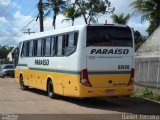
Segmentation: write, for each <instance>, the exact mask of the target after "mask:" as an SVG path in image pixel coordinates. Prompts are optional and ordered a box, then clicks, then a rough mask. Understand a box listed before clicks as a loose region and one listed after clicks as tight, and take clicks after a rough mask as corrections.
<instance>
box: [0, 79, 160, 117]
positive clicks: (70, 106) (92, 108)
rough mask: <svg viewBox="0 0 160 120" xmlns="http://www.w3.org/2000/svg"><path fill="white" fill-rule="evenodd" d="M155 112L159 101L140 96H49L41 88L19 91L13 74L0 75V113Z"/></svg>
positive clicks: (159, 112) (159, 108)
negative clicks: (54, 97)
mask: <svg viewBox="0 0 160 120" xmlns="http://www.w3.org/2000/svg"><path fill="white" fill-rule="evenodd" d="M3 113H13V114H23V113H25V114H121V113H133V114H159V115H160V104H158V103H155V102H151V101H148V100H143V99H140V98H101V99H87V100H83V99H73V98H66V97H60V98H59V99H57V100H54V99H50V98H48V97H47V95H46V93H45V92H43V91H39V90H35V89H30V90H29V91H22V90H21V89H20V88H19V85H18V84H16V83H15V81H14V79H13V78H5V79H2V78H0V114H3Z"/></svg>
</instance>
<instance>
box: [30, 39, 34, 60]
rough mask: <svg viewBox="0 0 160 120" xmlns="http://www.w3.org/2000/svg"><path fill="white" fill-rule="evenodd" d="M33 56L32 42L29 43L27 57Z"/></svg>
mask: <svg viewBox="0 0 160 120" xmlns="http://www.w3.org/2000/svg"><path fill="white" fill-rule="evenodd" d="M32 56H33V40H32V41H30V42H29V57H32Z"/></svg>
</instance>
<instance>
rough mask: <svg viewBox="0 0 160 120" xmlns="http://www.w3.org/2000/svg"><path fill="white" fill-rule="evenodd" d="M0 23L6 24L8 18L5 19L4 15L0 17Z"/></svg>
mask: <svg viewBox="0 0 160 120" xmlns="http://www.w3.org/2000/svg"><path fill="white" fill-rule="evenodd" d="M0 23H1V24H0V25H4V24H6V23H8V20H6V18H5V17H0Z"/></svg>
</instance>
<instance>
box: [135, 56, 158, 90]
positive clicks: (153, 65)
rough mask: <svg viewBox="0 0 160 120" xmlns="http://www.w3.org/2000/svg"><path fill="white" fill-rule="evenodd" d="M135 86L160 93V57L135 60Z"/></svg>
mask: <svg viewBox="0 0 160 120" xmlns="http://www.w3.org/2000/svg"><path fill="white" fill-rule="evenodd" d="M135 85H138V86H142V87H147V88H150V89H152V90H153V91H154V92H160V57H146V58H145V57H143V58H142V57H137V58H136V59H135Z"/></svg>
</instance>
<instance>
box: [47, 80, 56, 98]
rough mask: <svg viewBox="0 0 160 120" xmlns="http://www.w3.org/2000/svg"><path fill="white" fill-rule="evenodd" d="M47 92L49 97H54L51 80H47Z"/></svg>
mask: <svg viewBox="0 0 160 120" xmlns="http://www.w3.org/2000/svg"><path fill="white" fill-rule="evenodd" d="M47 92H48V97H50V98H52V99H53V98H56V95H55V93H54V88H53V83H52V80H50V81H49V82H48V85H47Z"/></svg>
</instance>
